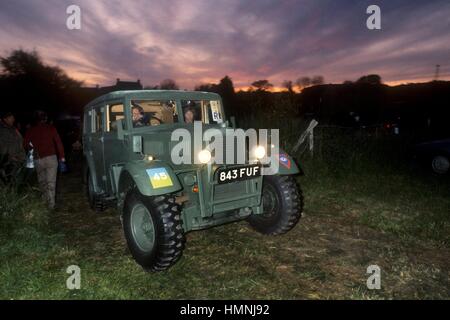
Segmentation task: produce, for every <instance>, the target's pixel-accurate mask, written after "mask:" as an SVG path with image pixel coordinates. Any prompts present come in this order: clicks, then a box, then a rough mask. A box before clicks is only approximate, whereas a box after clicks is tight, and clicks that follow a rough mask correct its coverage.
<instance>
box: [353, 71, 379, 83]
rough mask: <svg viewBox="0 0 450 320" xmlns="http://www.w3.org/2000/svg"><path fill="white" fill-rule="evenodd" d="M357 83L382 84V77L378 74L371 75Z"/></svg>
mask: <svg viewBox="0 0 450 320" xmlns="http://www.w3.org/2000/svg"><path fill="white" fill-rule="evenodd" d="M356 82H357V83H367V84H374V85H377V84H381V77H380V76H379V75H377V74H369V75H367V76H363V77H361V78H359V79H358V81H356Z"/></svg>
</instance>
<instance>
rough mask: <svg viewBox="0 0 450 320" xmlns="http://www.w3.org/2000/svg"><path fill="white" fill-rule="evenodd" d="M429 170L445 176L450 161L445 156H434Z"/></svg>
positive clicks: (449, 167) (449, 168)
mask: <svg viewBox="0 0 450 320" xmlns="http://www.w3.org/2000/svg"><path fill="white" fill-rule="evenodd" d="M431 168H432V169H433V171H434V172H435V173H437V174H446V173H447V172H448V171H449V170H450V160H449V158H447V157H446V156H441V155H439V156H435V157H433V159H431Z"/></svg>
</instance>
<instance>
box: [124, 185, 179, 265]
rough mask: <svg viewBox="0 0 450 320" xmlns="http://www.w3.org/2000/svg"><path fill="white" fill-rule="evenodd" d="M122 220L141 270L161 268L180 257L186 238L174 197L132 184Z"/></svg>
mask: <svg viewBox="0 0 450 320" xmlns="http://www.w3.org/2000/svg"><path fill="white" fill-rule="evenodd" d="M140 219H142V221H140ZM122 223H123V230H124V234H125V239H126V241H127V244H128V248H129V250H130V252H131V255H132V256H133V258H134V259H135V260H136V262H137V263H138V264H139V265H141V266H142V268H143V269H144V270H146V271H149V272H157V271H164V270H166V269H168V268H169V267H171V266H172V265H173V264H175V263H176V262H177V261H178V260H179V259H180V257H181V255H182V253H183V249H184V246H185V242H186V238H185V235H184V231H183V227H182V221H181V215H180V206H179V205H178V204H177V203H176V202H175V197H173V196H171V195H161V196H155V197H147V196H143V195H142V194H141V193H140V192H139V191H138V190H137V189H136V188H134V189H132V190H131V191H129V192H128V194H127V195H126V198H125V203H124V207H123V212H122Z"/></svg>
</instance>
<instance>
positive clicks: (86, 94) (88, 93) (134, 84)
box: [71, 78, 143, 115]
mask: <svg viewBox="0 0 450 320" xmlns="http://www.w3.org/2000/svg"><path fill="white" fill-rule="evenodd" d="M119 90H143V86H142V83H141V81H140V80H139V79H138V80H137V81H121V80H120V79H119V78H117V79H116V84H115V85H112V86H107V87H100V86H99V85H97V86H95V87H81V88H77V89H75V91H74V92H73V96H74V99H75V101H76V102H75V104H76V106H77V108H76V110H75V111H72V112H71V113H74V114H76V115H81V114H82V111H83V107H84V106H85V105H86V104H87V103H89V102H90V101H92V100H93V99H95V98H97V97H100V96H101V95H104V94H107V93H109V92H113V91H119Z"/></svg>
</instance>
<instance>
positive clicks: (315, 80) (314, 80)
mask: <svg viewBox="0 0 450 320" xmlns="http://www.w3.org/2000/svg"><path fill="white" fill-rule="evenodd" d="M324 82H325V80H324V78H323V76H314V77H312V79H311V85H313V86H318V85H321V84H323V83H324Z"/></svg>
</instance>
